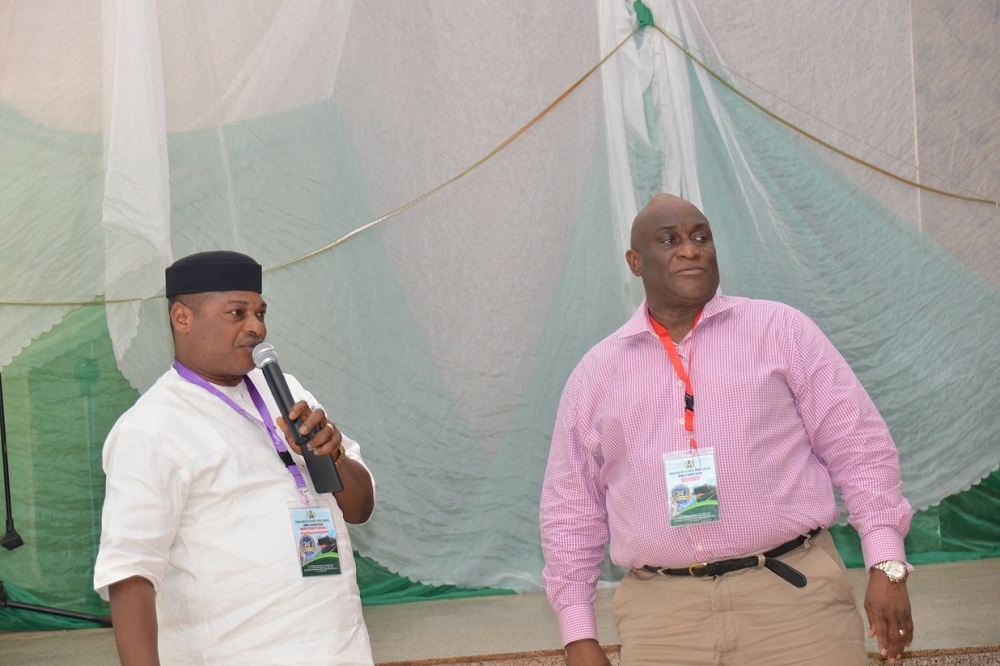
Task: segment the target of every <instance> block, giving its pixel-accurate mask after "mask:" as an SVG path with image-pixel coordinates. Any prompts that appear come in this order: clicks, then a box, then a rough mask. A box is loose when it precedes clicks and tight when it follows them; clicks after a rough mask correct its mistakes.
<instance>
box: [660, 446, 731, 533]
mask: <svg viewBox="0 0 1000 666" xmlns="http://www.w3.org/2000/svg"><path fill="white" fill-rule="evenodd" d="M663 472H664V480H665V482H666V484H667V501H668V502H669V504H670V507H669V508H670V526H671V527H684V526H685V525H696V524H698V523H714V522H715V521H717V520H719V497H718V490H719V488H718V482H717V481H716V479H715V453H714V452H713V450H712V449H711V448H706V449H703V448H700V447H699V448H698V449H695V450H688V451H683V452H680V453H664V454H663Z"/></svg>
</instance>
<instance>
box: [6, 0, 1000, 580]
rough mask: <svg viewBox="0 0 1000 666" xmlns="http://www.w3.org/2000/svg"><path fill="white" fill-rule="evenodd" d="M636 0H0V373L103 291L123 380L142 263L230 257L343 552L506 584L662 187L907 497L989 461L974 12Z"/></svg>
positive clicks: (527, 569)
mask: <svg viewBox="0 0 1000 666" xmlns="http://www.w3.org/2000/svg"><path fill="white" fill-rule="evenodd" d="M648 5H649V7H650V9H651V10H652V14H653V18H654V20H655V23H656V26H655V27H647V28H645V29H644V30H642V31H641V32H640V33H638V34H636V35H635V36H633V37H629V36H630V35H631V34H632V32H633V30H634V29H635V28H636V16H635V11H634V8H633V5H632V3H631V2H626V1H624V0H617V1H607V0H602V1H599V2H594V3H583V4H581V3H576V2H569V1H568V0H562V1H547V2H535V3H490V2H466V1H463V2H459V1H458V0H447V1H445V2H407V3H391V2H367V3H358V4H354V3H351V2H320V1H318V0H317V1H311V2H308V1H304V0H288V1H279V0H261V1H259V2H254V3H251V4H247V3H246V2H242V1H241V2H235V1H228V2H212V3H208V4H206V3H202V2H194V1H192V0H141V1H139V2H121V1H113V0H107V1H106V2H104V3H103V4H101V3H91V4H86V3H84V4H83V5H73V6H72V7H70V6H68V5H67V6H56V5H54V4H52V3H42V4H41V5H38V4H37V3H36V4H32V5H31V6H28V5H26V4H25V3H17V2H13V0H3V1H0V54H2V56H3V58H2V61H0V62H2V63H3V65H0V129H2V131H0V165H2V167H3V168H2V169H0V179H2V184H3V186H2V187H0V202H2V203H3V204H4V205H3V207H2V210H0V225H2V231H3V233H2V234H0V252H2V258H3V265H4V268H5V273H6V276H5V278H4V280H3V281H2V284H0V291H2V296H0V302H2V303H3V305H2V306H0V365H7V364H8V363H10V361H11V359H12V358H14V357H15V356H16V355H17V354H18V353H19V351H20V350H22V349H23V348H24V347H25V346H27V345H29V344H30V343H31V342H32V341H33V340H35V339H36V338H38V337H39V336H40V335H42V334H44V333H45V332H46V331H48V330H49V329H51V328H52V327H53V326H56V331H55V332H58V330H59V329H58V326H57V324H58V323H59V322H60V321H61V319H62V318H63V316H64V315H65V313H66V312H68V311H70V310H71V309H72V308H74V307H79V304H83V303H88V302H91V301H93V300H94V299H97V298H100V297H101V296H102V295H103V296H104V297H105V298H106V299H108V300H109V301H111V303H109V305H107V321H108V327H109V331H110V336H111V339H112V341H113V343H114V349H115V354H116V356H117V357H118V359H119V367H120V369H121V371H122V372H123V374H124V375H125V376H126V377H127V378H128V379H129V381H131V382H132V383H133V385H135V386H136V387H138V388H140V389H144V388H146V387H147V386H149V384H150V383H151V382H152V381H153V380H154V379H155V377H156V376H158V375H159V374H160V372H162V370H163V369H164V368H165V367H166V364H167V362H168V360H169V357H170V343H169V333H168V330H167V322H166V316H165V303H164V301H163V299H162V298H161V297H159V296H158V294H160V293H162V292H161V290H162V271H163V268H164V266H165V265H167V264H169V263H170V261H172V260H173V259H174V258H176V257H179V256H182V255H184V254H187V253H190V252H194V251H200V250H206V249H213V248H223V247H225V248H230V249H235V250H240V251H243V252H247V253H248V254H251V255H253V256H254V257H256V258H257V259H258V260H259V261H260V262H261V263H262V264H263V265H264V266H265V268H266V269H267V272H266V274H265V283H264V286H265V292H266V293H265V296H266V298H267V299H268V301H269V302H270V310H269V330H270V332H269V339H270V340H271V341H272V342H273V343H274V344H275V346H276V348H277V349H278V351H279V355H280V358H281V362H282V366H283V367H284V368H285V369H286V370H287V371H289V372H292V373H293V374H296V375H297V376H298V377H299V378H300V379H301V380H302V381H303V383H304V384H305V385H306V386H308V387H309V388H310V389H311V390H312V391H313V393H315V394H316V395H317V396H318V397H319V398H320V399H321V400H322V401H323V402H324V403H325V404H326V406H327V407H328V409H329V411H330V412H331V414H332V416H333V418H334V419H335V420H336V421H337V423H338V424H339V425H340V426H341V427H342V428H343V429H344V430H345V432H347V433H348V434H350V435H351V436H353V437H354V438H356V439H358V440H359V441H360V442H361V444H362V446H363V448H364V452H365V455H366V457H367V459H368V461H369V462H370V464H371V466H372V468H373V470H374V471H375V473H376V475H377V477H378V481H379V488H380V495H379V498H380V505H379V507H378V509H377V512H376V514H375V517H374V519H373V521H372V522H371V523H370V524H369V525H366V526H365V527H363V528H361V529H359V530H357V531H356V532H357V535H356V538H355V541H356V543H357V544H358V546H359V548H360V549H361V550H362V552H363V553H364V554H366V555H368V556H370V557H373V558H374V559H376V560H378V561H379V562H380V563H382V564H384V565H386V566H387V567H389V568H390V569H392V570H393V571H396V572H399V573H401V574H403V575H405V576H408V577H410V578H413V579H415V580H420V581H423V582H427V583H457V584H461V585H471V586H480V585H494V586H505V587H512V588H515V589H520V590H523V589H532V588H534V587H536V586H537V585H538V583H539V579H540V570H541V556H540V551H539V547H538V536H537V498H538V489H539V485H540V482H541V476H542V471H543V468H544V464H545V459H546V455H547V447H548V437H549V434H550V429H551V425H552V421H553V419H554V413H555V407H556V404H557V401H558V397H559V393H560V391H561V389H562V383H563V381H564V380H565V377H566V376H567V375H568V373H569V372H570V370H571V369H572V367H573V365H574V364H575V363H576V361H577V360H578V359H579V358H580V356H581V355H582V354H583V353H584V352H585V351H586V350H587V349H588V348H589V347H590V346H591V345H593V344H594V343H596V342H597V341H598V340H599V339H600V338H601V337H603V336H604V335H606V334H608V333H610V332H611V331H613V330H614V329H615V328H617V326H618V325H619V324H620V323H621V322H622V321H623V320H624V319H625V318H626V317H627V316H628V314H629V313H630V311H631V309H632V308H633V307H634V306H635V304H636V303H637V302H638V299H639V298H640V297H641V287H640V285H639V284H638V283H637V282H636V281H634V280H632V279H630V277H629V275H628V273H627V271H626V270H625V265H624V261H623V252H624V249H625V247H626V244H627V242H628V227H629V225H630V223H631V219H632V217H633V216H634V214H635V212H636V210H638V208H641V207H642V205H644V204H645V200H646V199H647V198H648V196H649V195H650V194H652V193H653V192H655V191H658V190H668V191H672V192H676V193H679V194H682V195H684V196H686V197H688V198H690V199H691V200H693V201H695V202H697V203H699V205H701V206H702V207H703V209H704V210H705V211H706V213H707V214H708V215H709V217H710V219H711V220H712V221H713V226H714V227H715V229H716V234H717V239H718V243H719V246H720V260H721V263H722V269H723V285H722V288H723V290H724V291H726V292H728V293H733V294H746V295H751V296H756V297H763V298H776V299H779V300H784V301H787V302H790V303H792V304H793V305H796V306H797V307H800V308H801V309H803V310H805V311H806V312H807V313H809V314H810V315H811V316H813V317H814V318H815V319H816V320H817V322H819V323H820V325H821V326H822V327H823V328H824V330H826V331H827V333H828V334H830V335H831V337H833V339H834V341H835V342H836V343H837V344H838V346H840V348H841V349H842V351H843V352H844V353H845V355H846V356H847V357H848V360H850V361H851V362H852V364H853V365H854V367H855V369H856V370H857V371H858V373H859V375H860V376H861V378H862V381H863V382H864V383H865V384H866V386H867V387H868V388H869V390H870V391H871V392H872V394H873V396H874V398H875V400H876V402H877V403H878V404H879V406H880V408H881V409H882V411H883V413H884V414H885V415H886V418H887V420H889V422H890V426H891V427H892V429H893V432H894V434H895V436H896V438H897V440H898V443H899V446H900V450H901V453H902V459H903V465H904V481H905V483H906V492H907V495H908V496H909V497H910V499H911V501H912V502H913V503H914V505H915V506H917V507H926V506H928V505H931V504H933V503H935V502H937V501H939V500H940V499H942V498H943V497H945V496H947V495H949V494H952V493H954V492H956V491H958V490H961V489H963V488H965V487H967V486H968V485H969V484H970V483H974V482H975V481H977V480H978V479H979V478H981V477H982V476H984V475H985V474H988V473H989V472H990V471H991V470H993V469H996V468H997V464H998V462H1000V452H998V451H1000V447H997V441H996V431H997V428H996V426H997V421H996V416H995V415H996V414H997V413H998V410H1000V404H998V400H1000V386H998V385H997V384H998V381H1000V380H998V376H1000V350H998V349H997V346H996V345H995V344H991V343H990V340H991V339H992V336H993V331H994V330H995V329H996V327H997V325H998V324H1000V299H998V295H997V288H998V286H1000V262H998V257H1000V224H998V221H1000V217H998V212H997V207H996V206H995V205H989V204H984V203H981V202H977V201H972V200H969V199H985V200H988V201H995V200H996V199H997V198H1000V188H998V185H997V181H996V174H997V173H998V172H1000V132H997V131H996V129H997V128H998V126H1000V92H998V91H1000V85H998V80H1000V79H998V77H1000V74H998V70H997V68H996V66H995V65H996V60H997V58H996V56H997V54H996V48H997V40H996V38H995V37H996V34H997V31H998V30H1000V17H998V16H997V12H996V7H995V3H990V2H985V1H984V2H971V3H962V4H961V5H953V3H950V2H946V1H945V0H940V1H936V2H922V3H912V4H911V3H909V2H905V1H903V0H895V1H893V2H889V3H881V4H879V3H875V4H873V3H868V2H863V1H862V0H848V1H847V2H837V3H833V2H821V3H801V2H794V1H792V0H786V1H783V2H772V1H765V0H748V1H747V2H743V3H739V4H738V5H734V4H733V3H727V2H722V1H721V0H708V1H700V2H697V3H696V2H692V1H690V0H659V1H654V2H649V3H648ZM661 31H662V32H661ZM623 41H624V43H623ZM619 45H620V49H619V50H618V51H617V52H616V53H615V54H614V55H613V56H611V58H610V59H609V60H608V61H607V62H606V63H605V64H604V65H603V66H601V67H600V68H598V69H597V70H596V71H595V72H594V73H593V74H591V75H590V76H586V74H587V72H588V71H589V70H590V69H591V68H592V67H594V66H595V65H596V64H597V63H598V62H599V61H600V60H601V58H602V57H604V56H605V55H607V54H609V53H611V52H612V51H613V50H614V49H616V48H617V47H619ZM681 47H684V49H687V52H685V51H684V50H682V48H681ZM693 58H697V59H698V60H699V61H701V63H703V64H704V66H703V65H702V64H699V62H696V61H695V60H693ZM706 67H707V68H708V69H706ZM709 70H711V72H714V73H716V74H718V75H719V76H720V77H721V79H722V80H724V81H726V82H728V83H729V84H731V85H732V86H734V87H735V88H736V89H737V90H739V91H740V92H742V93H744V94H746V95H747V96H749V97H750V98H751V99H753V100H755V101H757V102H759V103H760V104H761V105H762V106H763V107H764V108H765V109H766V110H768V111H771V112H773V113H774V114H775V115H776V116H777V117H779V118H781V119H783V120H785V121H787V123H788V124H782V123H781V122H779V120H776V119H775V118H774V117H771V116H769V115H767V114H766V113H765V112H764V111H763V110H761V109H759V108H757V107H755V106H753V105H752V104H751V103H750V102H748V101H747V99H745V98H743V97H740V96H739V95H738V94H736V93H735V92H734V91H733V90H732V89H730V88H728V87H726V86H725V85H723V83H721V82H720V81H719V80H718V79H717V78H715V77H714V76H713V75H712V74H711V73H710V71H709ZM577 82H580V85H579V86H578V87H576V88H573V89H572V91H571V92H570V93H569V94H568V95H567V96H566V97H565V98H563V99H561V101H559V103H558V104H556V105H555V106H554V107H552V109H551V110H550V111H549V112H548V113H546V114H544V115H542V116H541V117H540V118H537V121H536V122H534V123H533V124H532V123H531V121H532V119H535V118H536V115H537V114H539V113H540V112H541V111H542V110H543V109H546V107H547V106H548V105H550V104H551V103H552V102H554V101H556V100H559V99H560V96H561V95H562V94H563V93H564V92H566V91H568V90H570V89H571V87H572V86H573V84H575V83H577ZM789 125H791V126H794V128H798V129H800V130H802V131H804V132H808V133H810V134H812V135H813V136H814V137H815V138H816V139H819V140H821V141H826V142H828V143H829V144H832V145H833V146H835V147H837V148H839V149H841V150H843V151H844V152H846V153H849V154H850V155H851V156H854V157H856V158H858V160H860V161H857V160H852V159H849V158H847V157H845V156H843V155H839V154H837V153H836V152H834V151H832V150H830V149H829V148H827V147H824V146H822V145H821V144H820V143H817V141H816V140H814V139H811V138H808V137H806V136H805V135H804V134H802V133H799V132H797V131H795V129H794V128H793V127H790V126H789ZM522 129H524V131H523V133H521V134H517V133H518V131H519V130H522ZM515 135H516V137H515ZM512 138H513V140H511V141H510V142H509V143H506V144H505V142H506V141H507V140H508V139H512ZM498 147H502V150H499V151H498V152H496V153H495V154H494V153H493V151H494V150H495V149H497V148H498ZM487 157H488V159H485V160H484V158H487ZM481 160H482V161H481ZM877 169H881V170H883V171H886V172H889V173H891V174H894V175H897V176H899V177H901V178H903V179H905V180H908V181H912V183H907V182H902V181H900V180H898V179H894V178H891V177H889V176H887V175H886V174H885V173H882V172H880V171H878V170H877ZM914 183H916V184H919V185H923V186H931V187H934V188H937V189H939V190H944V191H947V192H952V193H956V194H960V195H965V196H967V197H968V198H967V199H960V198H955V197H952V196H946V195H943V194H941V193H938V192H931V191H925V190H921V189H920V188H918V187H916V186H915V185H914ZM372 222H376V224H374V225H373V226H371V227H368V228H366V229H364V230H363V231H360V232H359V233H356V234H355V233H354V232H356V231H358V230H361V229H363V228H365V227H366V225H369V224H370V223H372Z"/></svg>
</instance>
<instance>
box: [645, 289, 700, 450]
mask: <svg viewBox="0 0 1000 666" xmlns="http://www.w3.org/2000/svg"><path fill="white" fill-rule="evenodd" d="M704 309H705V308H704V307H702V308H701V309H700V310H698V314H696V315H695V316H694V322H693V323H692V324H691V336H692V337H691V349H690V351H689V352H688V367H689V368H693V367H694V327H695V326H697V325H698V320H699V319H700V318H701V312H702V310H704ZM649 323H650V324H652V325H653V330H654V331H656V334H657V335H658V336H660V342H661V343H663V348H664V349H666V350H667V356H669V357H670V364H671V365H673V366H674V372H676V373H677V376H678V377H679V378H680V379H681V380H682V381H683V382H684V429H685V430H687V431H688V434H689V435H690V438H691V439H690V442H689V443H690V445H691V450H692V451H697V450H698V442H696V441H695V439H694V389H693V388H692V387H691V375H690V374H689V373H688V372H687V371H686V370H685V369H684V363H683V362H681V355H680V354H678V353H677V347H676V346H674V341H673V340H672V339H671V338H670V334H669V333H667V329H665V328H663V326H662V325H661V324H660V322H658V321H656V320H655V319H653V315H649Z"/></svg>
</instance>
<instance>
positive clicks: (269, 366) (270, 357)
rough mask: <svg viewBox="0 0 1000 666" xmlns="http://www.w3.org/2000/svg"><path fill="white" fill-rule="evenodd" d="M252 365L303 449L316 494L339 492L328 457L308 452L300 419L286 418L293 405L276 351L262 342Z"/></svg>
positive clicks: (340, 486)
mask: <svg viewBox="0 0 1000 666" xmlns="http://www.w3.org/2000/svg"><path fill="white" fill-rule="evenodd" d="M253 362H254V365H256V366H257V367H258V368H260V370H261V372H263V373H264V379H265V380H267V386H268V388H269V389H271V395H273V396H274V401H275V402H276V403H278V409H279V410H281V417H282V418H283V419H285V423H287V424H288V430H289V431H290V432H291V433H292V437H294V438H295V443H296V444H298V446H299V448H300V449H302V457H303V458H305V459H306V467H307V468H308V469H309V476H310V477H312V481H313V486H315V487H316V492H318V493H339V492H340V491H341V490H343V489H344V484H343V482H341V480H340V474H339V473H338V472H337V467H336V465H334V464H333V458H332V457H331V456H328V455H327V456H318V455H316V454H315V453H313V452H312V451H310V450H309V447H308V446H307V444H308V442H309V439H310V437H311V435H303V434H302V433H300V432H299V428H301V427H302V419H301V418H298V419H295V420H294V421H292V420H291V419H290V418H288V412H289V411H290V410H291V409H292V405H294V404H295V400H293V399H292V392H291V391H290V390H288V382H286V381H285V375H284V373H283V372H281V368H280V367H279V366H278V352H276V351H275V350H274V346H273V345H271V344H270V343H268V342H262V343H260V344H259V345H257V346H256V347H254V348H253Z"/></svg>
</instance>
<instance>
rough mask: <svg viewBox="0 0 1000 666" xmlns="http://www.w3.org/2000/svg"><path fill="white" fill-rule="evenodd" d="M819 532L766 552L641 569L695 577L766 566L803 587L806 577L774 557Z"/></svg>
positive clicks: (812, 532)
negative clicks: (679, 565) (715, 560)
mask: <svg viewBox="0 0 1000 666" xmlns="http://www.w3.org/2000/svg"><path fill="white" fill-rule="evenodd" d="M819 533H820V528H818V527H817V528H816V529H814V530H810V531H809V534H802V535H800V536H797V537H795V538H794V539H792V540H791V541H788V542H786V543H783V544H781V545H780V546H778V547H777V548H772V549H771V550H769V551H767V552H766V553H762V554H760V555H751V556H750V557H737V558H734V559H731V560H719V561H718V562H703V563H701V564H692V565H691V566H689V567H688V568H687V569H667V568H665V567H654V566H650V565H648V564H647V565H646V566H644V567H643V569H645V570H646V571H649V572H652V573H655V574H660V575H661V576H695V577H697V578H700V577H703V576H712V577H713V578H714V577H716V576H721V575H722V574H727V573H730V572H731V571H739V570H740V569H750V568H753V567H767V568H768V569H770V570H771V571H773V572H774V573H776V574H777V575H779V576H781V577H782V578H784V579H785V580H787V581H788V582H789V583H791V584H792V585H794V586H795V587H805V586H806V577H805V576H803V575H802V573H801V572H799V571H797V570H796V569H793V568H792V567H790V566H788V565H787V564H785V563H784V562H782V561H781V560H779V559H775V558H777V557H779V556H781V555H784V554H785V553H790V552H792V551H793V550H795V549H796V548H798V547H799V546H801V545H802V544H804V543H805V542H806V540H807V539H811V538H812V537H814V536H816V535H817V534H819Z"/></svg>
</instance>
